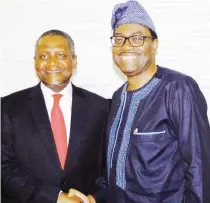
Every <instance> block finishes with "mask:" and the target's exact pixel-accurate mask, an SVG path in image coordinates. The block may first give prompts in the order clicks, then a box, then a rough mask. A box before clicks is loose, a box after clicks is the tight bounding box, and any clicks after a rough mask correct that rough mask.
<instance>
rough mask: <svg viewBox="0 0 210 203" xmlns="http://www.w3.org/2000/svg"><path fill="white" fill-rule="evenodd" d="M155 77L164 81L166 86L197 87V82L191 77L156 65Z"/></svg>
mask: <svg viewBox="0 0 210 203" xmlns="http://www.w3.org/2000/svg"><path fill="white" fill-rule="evenodd" d="M157 77H159V78H160V79H162V80H163V81H164V83H165V85H166V87H171V88H179V89H180V88H192V87H196V88H198V84H197V82H196V81H195V80H194V79H193V78H192V77H190V76H189V75H186V74H184V73H181V72H178V71H175V70H171V69H168V68H163V67H160V66H158V74H157Z"/></svg>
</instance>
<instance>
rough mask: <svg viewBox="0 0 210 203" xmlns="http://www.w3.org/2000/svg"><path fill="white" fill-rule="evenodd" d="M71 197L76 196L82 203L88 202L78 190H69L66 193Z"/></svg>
mask: <svg viewBox="0 0 210 203" xmlns="http://www.w3.org/2000/svg"><path fill="white" fill-rule="evenodd" d="M72 196H77V197H79V198H80V199H81V200H82V201H83V203H89V200H88V198H87V197H86V195H84V194H83V193H81V192H80V191H78V190H75V189H70V190H69V193H68V197H72Z"/></svg>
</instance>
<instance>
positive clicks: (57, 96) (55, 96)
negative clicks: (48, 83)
mask: <svg viewBox="0 0 210 203" xmlns="http://www.w3.org/2000/svg"><path fill="white" fill-rule="evenodd" d="M52 96H53V98H54V105H58V104H59V101H60V99H61V97H62V96H63V95H62V94H53V95H52Z"/></svg>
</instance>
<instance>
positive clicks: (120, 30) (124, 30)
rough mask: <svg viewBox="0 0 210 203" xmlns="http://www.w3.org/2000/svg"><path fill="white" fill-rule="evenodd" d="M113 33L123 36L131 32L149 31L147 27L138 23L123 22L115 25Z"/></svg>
mask: <svg viewBox="0 0 210 203" xmlns="http://www.w3.org/2000/svg"><path fill="white" fill-rule="evenodd" d="M114 33H115V35H118V34H122V35H125V36H130V35H133V34H142V35H149V34H150V31H149V29H148V28H146V27H145V26H143V25H140V24H124V25H120V26H119V27H117V28H116V30H115V32H114Z"/></svg>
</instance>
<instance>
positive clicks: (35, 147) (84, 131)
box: [1, 85, 109, 203]
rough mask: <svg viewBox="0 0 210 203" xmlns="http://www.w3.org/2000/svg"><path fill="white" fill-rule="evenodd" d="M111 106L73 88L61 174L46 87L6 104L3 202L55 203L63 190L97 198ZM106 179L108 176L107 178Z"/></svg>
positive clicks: (21, 94) (6, 100) (12, 97)
mask: <svg viewBox="0 0 210 203" xmlns="http://www.w3.org/2000/svg"><path fill="white" fill-rule="evenodd" d="M108 112H109V101H108V100H106V99H104V98H102V97H100V96H98V95H96V94H94V93H91V92H88V91H86V90H84V89H81V88H78V87H75V86H74V85H73V102H72V119H71V129H70V140H69V146H68V154H67V159H66V163H65V168H64V171H63V170H62V169H61V166H60V162H59V159H58V154H57V151H56V146H55V142H54V138H53V134H52V131H51V126H50V120H49V118H48V113H47V109H46V106H45V102H44V98H43V94H42V91H41V88H40V85H37V86H35V87H32V88H29V89H26V90H22V91H20V92H16V93H13V94H11V95H9V96H6V97H4V98H3V99H2V164H1V165H2V193H3V195H2V203H20V202H21V203H22V202H30V203H55V202H56V200H57V197H58V194H59V191H60V190H62V191H64V192H68V189H69V188H75V189H78V190H80V191H81V192H83V193H85V194H88V193H91V194H97V191H98V188H100V181H97V182H99V187H95V185H96V184H95V182H96V180H100V179H98V178H99V177H100V176H102V171H103V153H104V129H105V124H106V121H107V117H108ZM103 175H104V174H103Z"/></svg>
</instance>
